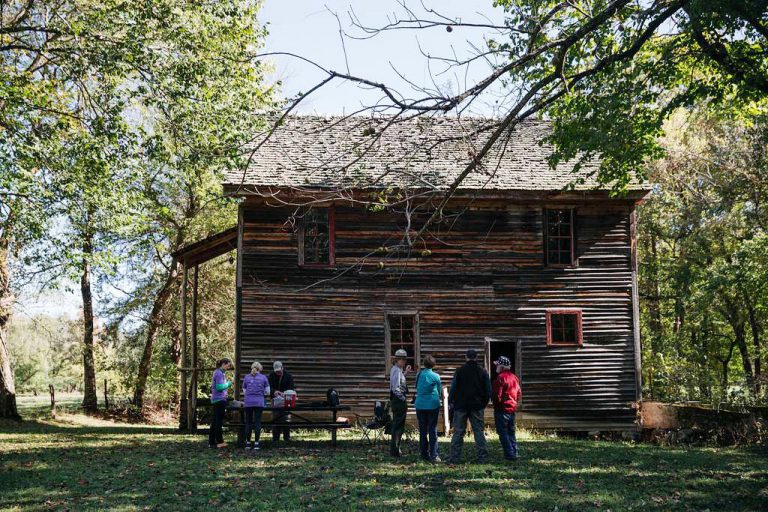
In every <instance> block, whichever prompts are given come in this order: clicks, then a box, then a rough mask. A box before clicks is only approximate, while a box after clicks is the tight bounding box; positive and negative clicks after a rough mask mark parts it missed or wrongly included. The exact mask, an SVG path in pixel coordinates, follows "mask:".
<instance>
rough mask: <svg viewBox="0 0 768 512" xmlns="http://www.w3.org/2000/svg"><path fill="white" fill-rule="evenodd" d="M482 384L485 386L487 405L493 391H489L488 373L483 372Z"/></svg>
mask: <svg viewBox="0 0 768 512" xmlns="http://www.w3.org/2000/svg"><path fill="white" fill-rule="evenodd" d="M483 383H484V384H485V396H484V397H483V398H485V400H484V401H485V403H488V401H489V400H490V399H491V394H492V393H493V391H492V390H491V377H490V376H489V375H488V372H486V371H485V370H483Z"/></svg>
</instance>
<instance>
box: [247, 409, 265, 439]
mask: <svg viewBox="0 0 768 512" xmlns="http://www.w3.org/2000/svg"><path fill="white" fill-rule="evenodd" d="M262 413H264V408H263V407H246V408H245V444H246V445H247V444H248V443H249V442H250V440H251V431H253V432H255V434H254V439H255V440H256V442H257V443H258V442H259V437H261V415H262Z"/></svg>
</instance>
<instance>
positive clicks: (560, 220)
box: [544, 209, 574, 266]
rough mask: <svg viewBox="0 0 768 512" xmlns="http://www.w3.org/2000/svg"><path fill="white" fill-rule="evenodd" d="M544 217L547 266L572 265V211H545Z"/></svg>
mask: <svg viewBox="0 0 768 512" xmlns="http://www.w3.org/2000/svg"><path fill="white" fill-rule="evenodd" d="M544 217H545V223H546V226H545V230H544V236H545V240H546V242H545V243H546V251H545V252H546V258H547V265H556V266H558V265H559V266H569V265H573V262H574V256H573V255H574V243H573V242H574V240H573V238H574V237H573V210H572V209H564V210H545V212H544Z"/></svg>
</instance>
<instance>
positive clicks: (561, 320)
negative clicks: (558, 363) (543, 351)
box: [547, 309, 584, 346]
mask: <svg viewBox="0 0 768 512" xmlns="http://www.w3.org/2000/svg"><path fill="white" fill-rule="evenodd" d="M583 343H584V336H583V334H582V329H581V310H580V309H552V310H548V311H547V345H550V346H551V345H577V346H581V345H582V344H583Z"/></svg>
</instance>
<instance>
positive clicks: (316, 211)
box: [299, 208, 335, 267]
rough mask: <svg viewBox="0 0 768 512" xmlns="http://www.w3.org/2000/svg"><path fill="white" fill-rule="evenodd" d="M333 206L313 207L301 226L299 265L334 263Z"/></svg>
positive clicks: (312, 265) (328, 264) (327, 265)
mask: <svg viewBox="0 0 768 512" xmlns="http://www.w3.org/2000/svg"><path fill="white" fill-rule="evenodd" d="M334 231H335V227H334V211H333V208H311V209H309V210H307V211H306V212H305V213H304V216H303V217H302V219H301V224H300V227H299V265H302V266H305V267H331V266H333V264H334V259H335V258H334V249H335V247H334V246H335V240H334V238H335V236H334Z"/></svg>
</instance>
